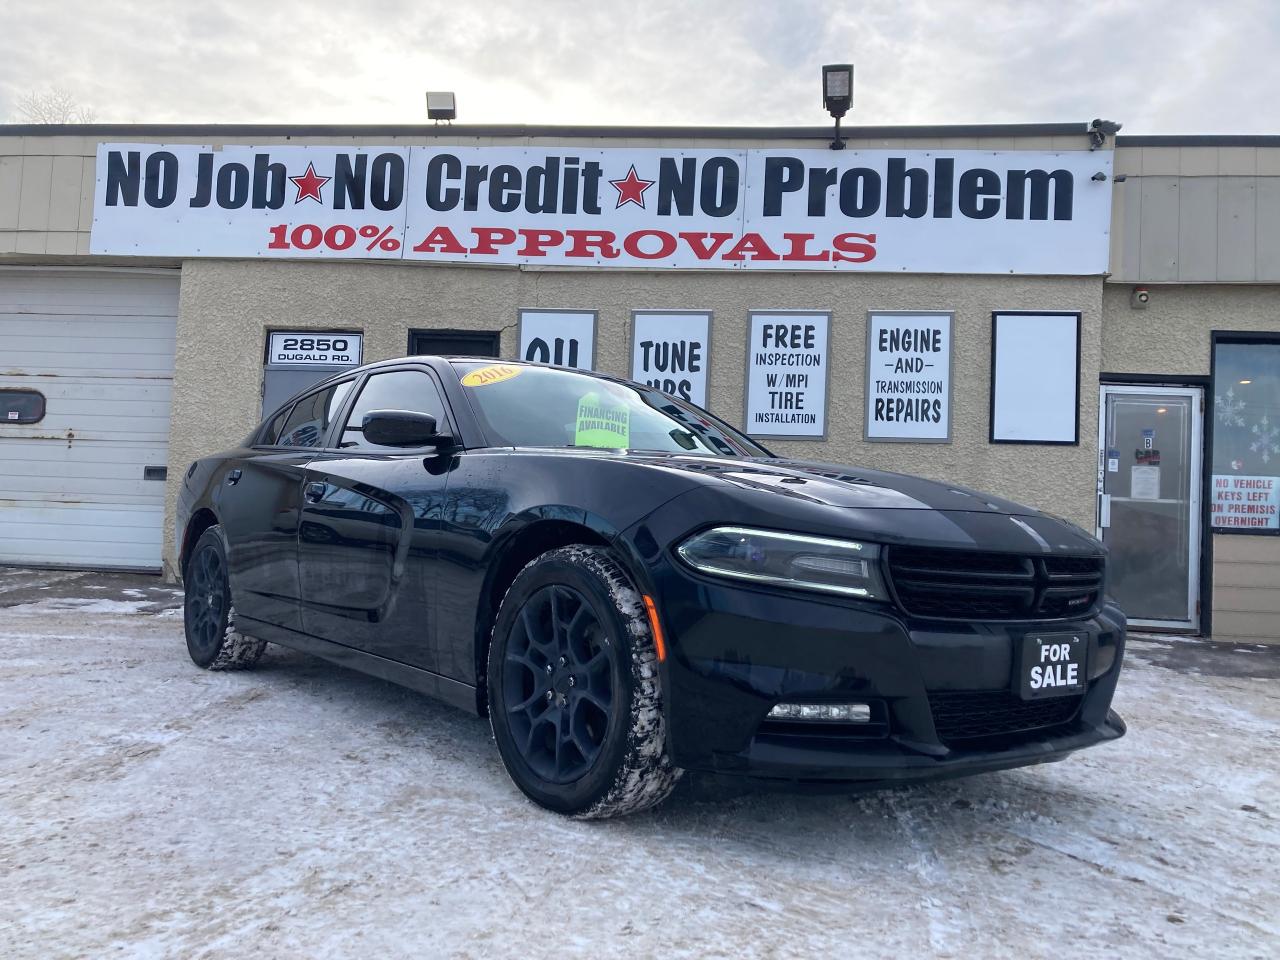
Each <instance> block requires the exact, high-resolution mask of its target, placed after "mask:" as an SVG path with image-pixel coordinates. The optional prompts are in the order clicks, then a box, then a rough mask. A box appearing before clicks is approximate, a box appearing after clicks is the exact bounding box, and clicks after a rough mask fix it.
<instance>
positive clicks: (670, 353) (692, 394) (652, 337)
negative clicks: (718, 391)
mask: <svg viewBox="0 0 1280 960" xmlns="http://www.w3.org/2000/svg"><path fill="white" fill-rule="evenodd" d="M710 363H711V314H709V313H706V312H703V311H695V310H636V311H635V312H633V313H632V314H631V379H632V380H636V381H638V382H640V383H647V384H648V385H649V386H651V387H656V388H657V389H658V390H661V391H663V392H664V393H669V394H671V395H672V396H675V397H682V398H683V399H685V400H688V401H690V402H691V403H694V404H697V405H698V406H699V407H702V408H703V409H706V406H707V369H708V367H709V366H710Z"/></svg>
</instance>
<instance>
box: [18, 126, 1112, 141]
mask: <svg viewBox="0 0 1280 960" xmlns="http://www.w3.org/2000/svg"><path fill="white" fill-rule="evenodd" d="M1087 130H1088V124H1087V123H1083V122H1082V123H961V124H940V125H905V126H865V127H857V126H854V127H842V128H841V130H840V134H841V136H843V137H844V138H846V139H850V140H880V139H885V140H887V139H904V138H922V139H925V138H932V139H948V138H959V137H1069V136H1081V137H1083V136H1085V134H1086V132H1087ZM69 136H70V137H117V138H120V137H130V136H133V137H160V136H178V137H205V136H207V137H210V138H211V139H215V140H216V139H219V138H227V137H254V136H266V137H350V136H356V137H362V138H368V137H376V136H385V137H439V138H441V139H448V138H451V137H548V138H565V139H568V138H575V137H576V138H590V139H596V138H610V137H619V138H630V139H645V138H651V139H674V138H681V137H683V138H690V139H693V138H698V139H703V140H830V139H831V137H832V128H831V127H829V126H821V127H715V126H680V127H646V126H573V125H547V126H539V125H535V124H459V123H455V124H271V123H227V124H220V123H136V124H121V123H66V124H62V123H58V124H52V123H51V124H43V123H41V124H32V123H26V124H0V137H69Z"/></svg>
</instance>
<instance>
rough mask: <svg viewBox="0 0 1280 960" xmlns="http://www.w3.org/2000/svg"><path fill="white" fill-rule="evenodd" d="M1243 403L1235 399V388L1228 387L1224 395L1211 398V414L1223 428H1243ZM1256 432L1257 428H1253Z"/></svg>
mask: <svg viewBox="0 0 1280 960" xmlns="http://www.w3.org/2000/svg"><path fill="white" fill-rule="evenodd" d="M1244 408H1245V402H1244V401H1243V400H1237V399H1236V390H1235V387H1228V388H1227V392H1226V395H1225V396H1224V395H1222V394H1219V395H1217V396H1215V397H1214V398H1213V412H1214V415H1215V416H1216V417H1217V420H1218V422H1219V423H1220V424H1222V425H1223V426H1224V427H1243V426H1244ZM1254 431H1255V432H1257V428H1256V427H1255V428H1254Z"/></svg>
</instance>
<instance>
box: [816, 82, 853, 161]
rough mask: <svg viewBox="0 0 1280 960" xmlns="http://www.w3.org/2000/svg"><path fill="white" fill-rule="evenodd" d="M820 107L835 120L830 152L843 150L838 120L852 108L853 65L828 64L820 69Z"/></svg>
mask: <svg viewBox="0 0 1280 960" xmlns="http://www.w3.org/2000/svg"><path fill="white" fill-rule="evenodd" d="M822 105H823V106H824V107H825V108H826V110H827V112H828V113H829V114H831V116H833V117H834V118H835V121H836V132H835V138H834V139H833V140H832V141H831V149H832V150H843V149H844V140H843V139H841V137H840V118H841V117H843V116H844V115H845V114H846V113H848V112H849V108H850V107H851V106H853V64H852V63H829V64H827V65H826V66H824V67H823V68H822Z"/></svg>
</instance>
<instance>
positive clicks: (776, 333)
mask: <svg viewBox="0 0 1280 960" xmlns="http://www.w3.org/2000/svg"><path fill="white" fill-rule="evenodd" d="M830 327H831V315H830V314H829V313H799V312H796V313H790V312H780V311H771V310H762V311H753V312H752V314H751V324H750V328H751V329H750V340H749V341H748V342H747V411H746V432H747V433H748V434H749V435H751V436H753V437H775V438H778V439H784V440H785V439H791V438H797V437H816V438H822V437H824V436H826V432H827V369H828V367H829V366H830V364H829V363H828V353H827V334H828V333H829V332H830Z"/></svg>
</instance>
